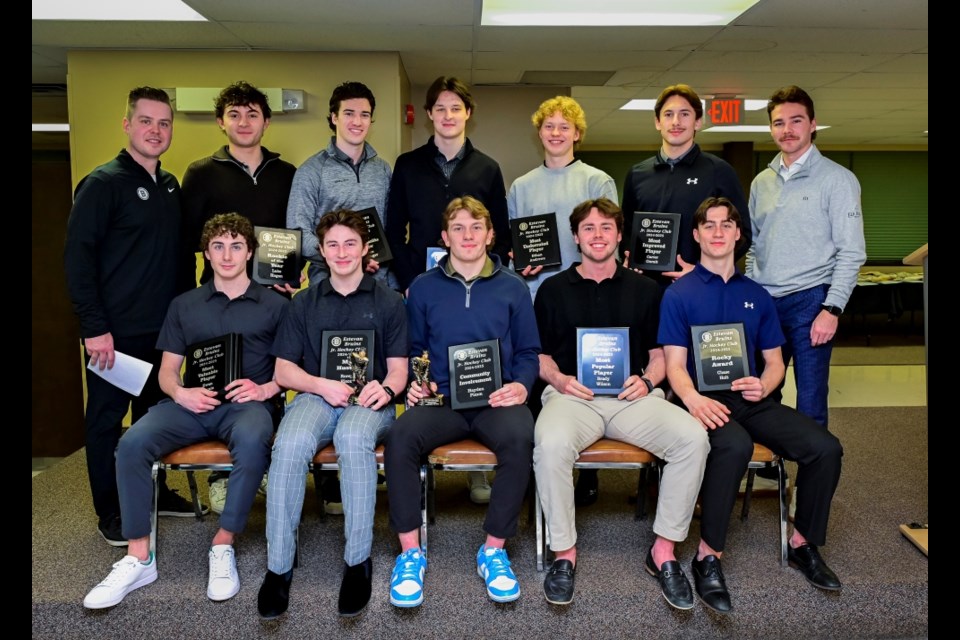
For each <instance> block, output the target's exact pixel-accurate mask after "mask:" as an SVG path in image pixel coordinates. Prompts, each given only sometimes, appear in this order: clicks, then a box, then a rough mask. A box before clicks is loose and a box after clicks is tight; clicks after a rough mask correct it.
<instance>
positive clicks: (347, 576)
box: [337, 558, 373, 618]
mask: <svg viewBox="0 0 960 640" xmlns="http://www.w3.org/2000/svg"><path fill="white" fill-rule="evenodd" d="M372 581H373V563H372V562H371V561H370V558H367V559H366V560H364V561H363V562H361V563H360V564H355V565H353V566H352V567H345V568H344V570H343V581H342V582H341V583H340V599H339V600H337V610H338V611H339V612H340V615H341V616H343V617H344V618H352V617H353V616H356V615H359V614H360V612H361V611H363V610H364V608H365V607H366V606H367V603H368V602H370V585H371V583H372Z"/></svg>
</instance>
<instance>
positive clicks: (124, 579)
mask: <svg viewBox="0 0 960 640" xmlns="http://www.w3.org/2000/svg"><path fill="white" fill-rule="evenodd" d="M156 579H157V562H156V559H154V558H151V559H150V564H143V563H142V562H140V559H139V558H137V557H136V556H124V557H123V559H121V560H120V561H119V562H116V563H114V565H113V571H111V572H110V575H108V576H107V577H106V578H104V579H103V582H101V583H100V584H98V585H97V586H95V587H94V588H93V589H91V590H90V593H88V594H87V597H86V598H84V599H83V606H85V607H86V608H87V609H104V608H106V607H112V606H113V605H115V604H119V603H120V601H121V600H123V598H124V596H126V595H127V594H128V593H130V592H131V591H133V590H134V589H139V588H140V587H143V586H146V585H148V584H150V583H151V582H153V581H154V580H156Z"/></svg>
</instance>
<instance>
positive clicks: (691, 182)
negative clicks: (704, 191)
mask: <svg viewBox="0 0 960 640" xmlns="http://www.w3.org/2000/svg"><path fill="white" fill-rule="evenodd" d="M699 179H700V178H687V184H697V180H699Z"/></svg>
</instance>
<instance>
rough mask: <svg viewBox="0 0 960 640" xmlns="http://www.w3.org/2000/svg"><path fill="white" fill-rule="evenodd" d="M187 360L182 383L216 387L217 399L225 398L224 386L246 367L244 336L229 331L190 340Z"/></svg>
mask: <svg viewBox="0 0 960 640" xmlns="http://www.w3.org/2000/svg"><path fill="white" fill-rule="evenodd" d="M185 360H186V369H185V371H184V374H183V386H185V387H187V388H193V387H203V388H205V389H210V390H211V391H216V392H217V399H218V400H220V402H226V401H227V400H226V398H225V396H226V391H225V390H224V387H226V386H227V385H228V384H230V383H231V382H233V381H234V380H236V379H237V378H239V377H240V376H241V371H242V369H243V336H241V335H240V334H239V333H228V334H226V335H222V336H219V337H217V338H212V339H210V340H204V341H202V342H197V343H195V344H191V345H190V346H188V347H187V353H186V358H185Z"/></svg>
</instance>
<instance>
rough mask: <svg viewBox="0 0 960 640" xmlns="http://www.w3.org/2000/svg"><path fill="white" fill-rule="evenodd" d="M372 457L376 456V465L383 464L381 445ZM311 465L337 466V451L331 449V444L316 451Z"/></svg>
mask: <svg viewBox="0 0 960 640" xmlns="http://www.w3.org/2000/svg"><path fill="white" fill-rule="evenodd" d="M374 455H376V456H377V464H378V465H379V464H383V445H382V444H380V445H377V448H376V450H374ZM313 464H314V465H315V466H319V465H336V464H337V450H336V449H334V448H333V445H332V444H328V445H327V446H325V447H324V448H323V449H320V451H317V454H316V455H315V456H313Z"/></svg>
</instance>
